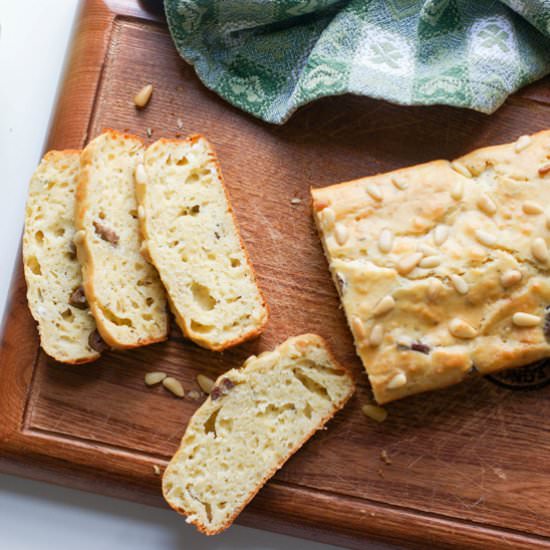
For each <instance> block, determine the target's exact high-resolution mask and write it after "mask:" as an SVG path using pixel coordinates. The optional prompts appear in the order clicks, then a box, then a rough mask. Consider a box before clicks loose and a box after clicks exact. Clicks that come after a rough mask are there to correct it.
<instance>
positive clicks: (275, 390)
mask: <svg viewBox="0 0 550 550" xmlns="http://www.w3.org/2000/svg"><path fill="white" fill-rule="evenodd" d="M353 391H354V384H353V380H352V378H351V376H350V375H349V374H348V372H347V371H346V370H345V369H344V368H342V367H341V366H340V365H339V364H338V363H337V362H336V361H335V359H334V358H333V357H332V355H331V353H330V351H329V350H328V349H327V347H326V344H325V342H324V340H323V339H322V338H321V337H320V336H316V335H314V334H304V335H302V336H297V337H295V338H290V339H288V340H287V341H286V342H284V343H283V344H281V345H280V346H278V347H277V348H276V349H275V350H274V351H270V352H266V353H262V354H261V355H259V356H258V357H255V356H252V357H250V358H249V359H248V360H247V361H246V362H245V364H244V366H243V367H242V368H241V369H233V370H230V371H228V372H226V373H225V374H223V375H222V376H220V377H219V378H218V380H216V383H215V386H214V388H213V389H212V391H211V393H210V396H209V398H208V399H207V400H206V401H205V402H204V403H203V405H202V406H201V407H200V408H199V409H198V410H197V411H196V413H195V414H194V415H193V417H192V418H191V420H190V421H189V424H188V426H187V429H186V431H185V435H184V436H183V439H182V441H181V445H180V448H179V450H178V451H177V452H176V454H175V455H174V457H173V458H172V460H171V461H170V463H169V464H168V467H167V468H166V470H165V472H164V476H163V480H162V489H163V494H164V498H165V499H166V500H167V502H168V504H170V506H171V507H172V508H174V510H176V511H177V512H179V513H181V514H184V515H186V516H187V522H188V523H193V524H194V525H196V526H197V528H198V529H199V530H200V531H202V532H203V533H206V534H207V535H214V534H216V533H219V532H221V531H223V530H224V529H227V527H229V525H231V523H232V522H233V520H234V519H235V518H236V517H237V515H238V514H239V513H240V512H241V510H242V509H243V508H244V507H245V506H246V504H248V502H249V501H250V500H251V499H252V498H253V497H254V495H256V493H257V492H258V491H259V490H260V489H261V487H262V486H263V485H264V484H265V483H266V482H267V480H268V479H269V478H270V477H272V476H273V475H274V474H275V472H276V471H277V470H278V469H279V468H281V466H282V465H283V464H284V463H285V462H286V461H287V460H288V459H289V458H290V456H292V455H293V454H294V453H295V452H296V451H297V450H298V449H299V448H300V447H301V446H302V445H303V444H304V443H305V442H306V441H307V440H308V439H309V438H310V437H311V436H312V435H313V434H314V433H315V431H316V430H319V429H321V428H322V427H323V426H324V424H325V423H326V422H327V421H328V420H329V419H330V418H332V416H334V414H335V413H336V412H337V411H338V410H339V409H341V408H342V407H343V406H344V404H345V403H346V401H347V400H348V399H349V398H350V397H351V395H352V394H353Z"/></svg>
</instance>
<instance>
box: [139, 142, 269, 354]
mask: <svg viewBox="0 0 550 550" xmlns="http://www.w3.org/2000/svg"><path fill="white" fill-rule="evenodd" d="M201 140H203V141H204V142H205V143H206V144H207V146H208V149H209V156H210V159H211V160H212V161H213V163H214V165H215V167H216V172H217V174H218V178H219V180H220V182H221V184H222V187H223V190H224V194H225V198H226V202H227V210H228V212H229V214H230V215H231V218H232V220H233V224H234V226H235V231H236V234H237V237H238V239H239V243H240V246H241V249H242V251H243V253H244V255H245V258H246V262H247V264H248V268H249V269H250V274H251V278H252V281H253V283H254V285H255V286H256V288H257V289H258V293H259V296H260V299H261V304H262V308H263V309H264V310H265V316H264V318H263V321H262V323H261V324H260V325H259V326H257V327H255V328H254V329H252V330H250V331H249V332H247V333H245V334H243V335H242V336H240V337H238V338H234V339H233V340H230V341H227V342H224V343H223V344H219V345H218V344H212V343H211V342H210V341H209V340H208V339H207V338H201V337H200V336H199V335H197V334H196V333H191V332H190V331H189V330H188V328H187V323H186V321H185V319H184V317H183V316H182V315H181V314H180V313H179V311H178V310H177V308H176V307H175V306H174V304H173V301H172V299H171V298H170V296H169V293H167V299H168V303H169V305H170V310H171V311H172V313H173V315H174V317H175V319H176V323H177V324H178V326H179V327H180V329H181V331H182V333H183V334H184V336H185V337H187V338H189V339H191V340H193V341H194V342H195V343H196V344H197V345H199V346H201V347H203V348H205V349H209V350H211V351H218V352H221V351H224V350H226V349H228V348H231V347H233V346H237V345H239V344H242V343H243V342H246V341H248V340H251V339H253V338H256V337H257V336H259V335H260V334H261V333H262V332H263V331H264V329H265V326H266V325H267V322H268V320H269V305H268V303H267V302H266V300H265V296H264V294H263V292H262V289H261V287H260V285H259V284H258V279H257V275H256V271H255V269H254V265H253V264H252V262H251V260H250V256H249V254H248V250H247V248H246V246H245V243H244V241H243V239H242V235H241V232H240V229H239V224H238V221H237V219H236V216H235V213H234V211H233V206H232V204H231V199H230V196H229V192H228V189H227V185H226V183H225V180H224V177H223V174H222V171H221V166H220V163H219V160H218V157H217V155H216V152H215V150H214V148H213V146H212V144H211V143H210V142H209V141H208V140H207V139H206V138H205V137H204V136H203V135H201V134H193V135H191V136H189V137H187V138H185V139H175V138H160V139H158V140H157V141H156V142H155V143H163V144H170V143H171V144H175V145H179V144H182V143H189V144H192V143H196V142H198V141H201ZM153 145H154V144H153ZM136 189H137V195H138V201H139V202H141V201H142V193H141V192H140V190H139V186H137V188H136ZM140 230H141V234H142V236H143V240H144V243H146V242H148V240H149V238H150V235H149V234H148V232H147V227H146V223H145V221H144V220H140ZM142 255H143V256H144V258H145V259H146V260H147V261H149V262H151V258H150V254H149V252H148V250H147V249H146V246H145V250H143V251H142ZM151 263H153V264H154V262H151ZM161 278H162V274H161Z"/></svg>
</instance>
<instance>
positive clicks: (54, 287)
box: [23, 151, 99, 364]
mask: <svg viewBox="0 0 550 550" xmlns="http://www.w3.org/2000/svg"><path fill="white" fill-rule="evenodd" d="M79 166H80V151H50V152H49V153H48V154H46V156H45V157H44V158H43V159H42V162H41V163H40V165H39V166H38V168H37V170H36V172H35V173H34V175H33V177H32V179H31V183H30V187H29V197H28V200H27V209H26V218H25V232H24V234H23V264H24V270H25V279H26V281H27V299H28V303H29V307H30V310H31V313H32V316H33V317H34V319H35V320H36V321H37V322H38V331H39V334H40V343H41V345H42V348H43V349H44V351H45V352H46V353H47V354H48V355H50V356H51V357H53V358H54V359H56V360H57V361H61V362H63V363H74V364H77V363H87V362H89V361H94V360H95V359H97V358H98V357H99V353H98V352H97V351H96V350H94V349H92V348H91V347H90V345H89V339H90V335H91V334H93V333H94V332H95V329H96V325H95V322H94V319H93V318H92V316H91V314H90V311H89V309H88V307H87V304H86V302H85V300H83V299H82V297H81V299H80V300H76V299H75V297H77V295H78V294H79V289H80V288H81V284H82V276H81V273H80V264H79V263H78V260H77V258H76V250H75V249H74V244H73V236H74V233H75V228H74V218H73V212H74V203H75V194H76V185H77V179H78V172H79Z"/></svg>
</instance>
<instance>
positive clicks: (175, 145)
mask: <svg viewBox="0 0 550 550" xmlns="http://www.w3.org/2000/svg"><path fill="white" fill-rule="evenodd" d="M136 185H137V187H136V188H137V196H138V201H139V204H140V209H139V216H140V223H141V229H142V233H143V237H144V252H145V254H146V255H147V257H148V258H149V259H150V260H151V261H152V263H153V264H154V265H155V266H156V268H157V269H158V271H159V273H160V277H161V279H162V282H163V283H164V286H165V288H166V290H167V293H168V298H169V301H170V304H171V307H172V311H173V312H174V315H175V316H176V320H177V322H178V324H179V326H180V327H181V329H182V331H183V333H184V334H185V335H186V336H187V337H189V338H190V339H192V340H193V341H195V342H196V343H197V344H199V345H200V346H203V347H205V348H209V349H212V350H218V351H219V350H223V349H225V348H227V347H229V346H233V345H235V344H238V343H240V342H243V341H244V340H247V339H249V338H252V337H253V336H256V335H257V334H259V333H260V331H261V330H262V329H263V327H264V325H265V323H266V322H267V307H266V305H265V302H264V299H263V297H262V294H261V292H260V290H259V289H258V286H257V284H256V279H255V276H254V271H253V268H252V266H251V265H250V262H249V259H248V256H247V254H246V251H245V249H244V246H243V243H242V242H241V239H240V236H239V233H238V229H237V226H236V223H235V220H234V218H233V214H232V209H231V205H230V203H229V198H228V196H227V193H226V190H225V187H224V184H223V180H222V175H221V172H220V168H219V166H218V162H217V160H216V157H215V155H214V152H213V151H212V149H211V147H210V146H209V144H208V142H207V141H206V139H204V138H202V137H200V136H194V137H192V138H189V139H187V140H168V139H161V140H159V141H157V142H156V143H154V144H153V145H151V146H150V147H149V148H148V149H147V151H146V152H145V157H144V160H143V165H142V166H140V167H139V169H138V170H137V171H136Z"/></svg>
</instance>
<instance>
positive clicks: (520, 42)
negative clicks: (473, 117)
mask: <svg viewBox="0 0 550 550" xmlns="http://www.w3.org/2000/svg"><path fill="white" fill-rule="evenodd" d="M165 10H166V15H167V19H168V23H169V26H170V31H171V33H172V37H173V39H174V42H175V44H176V47H177V49H178V51H179V53H180V54H181V56H182V57H183V58H184V59H185V60H186V61H187V62H189V63H191V64H192V65H194V67H195V70H196V72H197V74H198V76H199V78H200V79H201V80H202V81H203V82H204V84H205V85H206V86H207V87H208V88H210V89H212V90H214V91H215V92H217V93H218V94H219V95H221V96H222V97H223V98H225V99H226V100H227V101H229V102H230V103H232V104H233V105H236V106H237V107H239V108H241V109H243V110H244V111H247V112H249V113H252V114H253V115H255V116H257V117H259V118H262V119H264V120H266V121H268V122H273V123H276V124H282V123H283V122H285V121H286V120H287V119H288V118H289V117H290V115H291V114H292V113H293V112H294V111H295V110H296V109H297V108H298V107H300V106H301V105H304V104H305V103H308V102H310V101H313V100H314V99H317V98H319V97H324V96H332V95H339V94H344V93H352V94H359V95H365V96H370V97H375V98H380V99H385V100H387V101H392V102H394V103H400V104H403V105H432V104H445V105H453V106H456V107H468V108H470V109H475V110H476V111H481V112H483V113H492V112H493V111H495V110H496V109H497V108H498V107H499V106H500V105H501V104H502V103H503V102H504V100H505V99H506V97H507V96H508V95H509V94H511V93H512V92H514V91H515V90H517V89H518V88H520V87H521V86H524V85H525V84H528V83H529V82H533V81H534V80H536V79H538V78H541V77H542V76H544V75H546V74H548V73H549V72H550V0H500V1H498V0H423V1H422V0H417V1H415V0H386V1H382V0H347V1H342V0H339V1H336V0H295V1H291V0H165Z"/></svg>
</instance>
